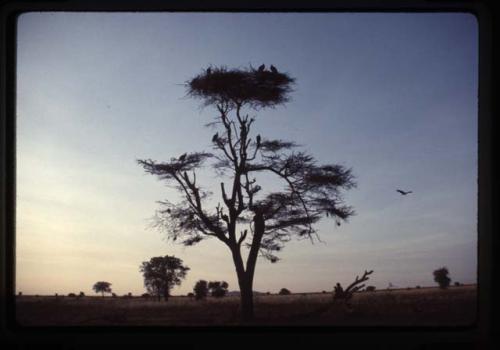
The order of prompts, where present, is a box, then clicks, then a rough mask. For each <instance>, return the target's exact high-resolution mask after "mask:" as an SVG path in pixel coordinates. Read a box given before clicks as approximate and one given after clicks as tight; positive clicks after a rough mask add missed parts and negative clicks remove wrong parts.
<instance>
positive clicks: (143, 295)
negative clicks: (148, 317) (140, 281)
mask: <svg viewBox="0 0 500 350" xmlns="http://www.w3.org/2000/svg"><path fill="white" fill-rule="evenodd" d="M150 296H151V295H150V294H149V293H143V294H142V295H141V298H144V299H148V298H149V297H150Z"/></svg>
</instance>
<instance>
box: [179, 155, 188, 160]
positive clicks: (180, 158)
mask: <svg viewBox="0 0 500 350" xmlns="http://www.w3.org/2000/svg"><path fill="white" fill-rule="evenodd" d="M186 155H187V154H186V153H184V154H183V155H181V156H180V157H179V160H180V161H181V162H183V161H184V160H185V159H186Z"/></svg>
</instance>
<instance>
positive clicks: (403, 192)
mask: <svg viewBox="0 0 500 350" xmlns="http://www.w3.org/2000/svg"><path fill="white" fill-rule="evenodd" d="M396 191H398V192H399V193H401V194H402V195H403V196H406V195H407V194H408V193H413V192H412V191H407V192H405V191H402V190H396Z"/></svg>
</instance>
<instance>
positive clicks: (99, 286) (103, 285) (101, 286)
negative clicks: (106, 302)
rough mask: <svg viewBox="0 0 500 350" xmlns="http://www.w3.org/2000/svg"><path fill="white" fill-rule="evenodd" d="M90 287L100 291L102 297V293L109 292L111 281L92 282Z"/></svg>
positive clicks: (97, 291)
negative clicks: (92, 284)
mask: <svg viewBox="0 0 500 350" xmlns="http://www.w3.org/2000/svg"><path fill="white" fill-rule="evenodd" d="M92 289H93V290H94V291H95V292H96V293H101V294H102V297H103V298H104V293H111V283H109V282H104V281H99V282H96V283H95V284H94V286H93V287H92Z"/></svg>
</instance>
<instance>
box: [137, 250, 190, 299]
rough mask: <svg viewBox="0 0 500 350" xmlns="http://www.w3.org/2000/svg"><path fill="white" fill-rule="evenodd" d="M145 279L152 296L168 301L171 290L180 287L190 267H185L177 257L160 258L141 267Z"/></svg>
mask: <svg viewBox="0 0 500 350" xmlns="http://www.w3.org/2000/svg"><path fill="white" fill-rule="evenodd" d="M140 270H141V272H142V275H143V277H144V286H145V287H146V289H147V290H148V292H149V293H150V294H153V295H156V296H158V301H160V300H161V296H163V297H164V298H165V301H167V300H168V298H169V296H170V290H171V289H172V288H173V287H174V286H177V285H180V284H181V282H182V280H183V279H184V278H185V277H186V274H187V272H188V271H189V267H187V266H184V265H183V262H182V260H181V259H179V258H176V257H175V256H169V255H165V256H158V257H154V258H151V259H150V260H149V261H144V262H143V263H142V265H141V266H140Z"/></svg>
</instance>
